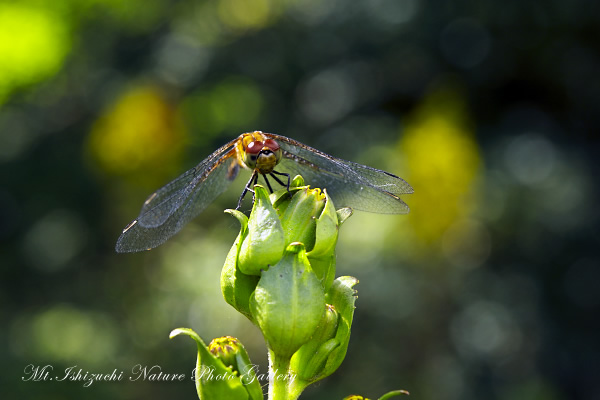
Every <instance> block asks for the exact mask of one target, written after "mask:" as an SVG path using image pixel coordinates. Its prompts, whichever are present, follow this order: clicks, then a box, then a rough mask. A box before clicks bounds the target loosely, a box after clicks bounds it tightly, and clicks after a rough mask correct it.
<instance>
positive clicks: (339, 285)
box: [313, 276, 358, 382]
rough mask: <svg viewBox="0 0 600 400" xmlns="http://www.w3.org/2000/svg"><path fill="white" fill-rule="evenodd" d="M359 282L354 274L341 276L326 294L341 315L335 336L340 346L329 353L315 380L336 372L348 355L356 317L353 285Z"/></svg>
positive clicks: (327, 299) (329, 301) (328, 301)
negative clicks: (351, 330)
mask: <svg viewBox="0 0 600 400" xmlns="http://www.w3.org/2000/svg"><path fill="white" fill-rule="evenodd" d="M357 283H358V279H356V278H354V277H352V276H341V277H339V278H337V279H336V280H335V281H333V285H332V286H331V288H330V289H329V291H328V292H327V295H326V296H325V298H326V301H327V304H331V305H332V306H333V307H334V309H335V311H337V314H338V316H339V317H338V318H339V319H338V325H337V330H336V332H335V336H334V338H335V339H336V340H337V341H338V342H339V346H338V347H336V348H335V349H333V350H332V351H331V353H330V354H329V355H328V357H327V361H326V362H325V366H323V368H322V369H321V371H320V372H319V375H318V376H316V377H315V378H314V379H313V382H316V381H318V380H320V379H323V378H325V377H327V376H329V375H331V374H332V373H333V372H335V370H337V369H338V368H339V366H340V365H341V364H342V361H344V358H345V357H346V351H347V350H348V343H349V342H350V329H351V327H352V319H353V317H354V308H355V307H354V303H355V302H356V290H354V289H353V287H354V285H356V284H357Z"/></svg>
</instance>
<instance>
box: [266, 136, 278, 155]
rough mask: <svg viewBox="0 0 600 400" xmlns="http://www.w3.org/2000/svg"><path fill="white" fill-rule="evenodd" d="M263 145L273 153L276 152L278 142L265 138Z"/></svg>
mask: <svg viewBox="0 0 600 400" xmlns="http://www.w3.org/2000/svg"><path fill="white" fill-rule="evenodd" d="M264 147H267V148H269V149H270V150H271V151H272V152H273V153H276V152H277V150H279V143H277V142H276V141H274V140H273V139H267V140H265V144H264Z"/></svg>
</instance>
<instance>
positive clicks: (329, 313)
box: [290, 304, 340, 382]
mask: <svg viewBox="0 0 600 400" xmlns="http://www.w3.org/2000/svg"><path fill="white" fill-rule="evenodd" d="M337 327H338V313H337V312H336V311H335V308H334V307H333V306H332V305H331V304H327V305H326V308H325V314H324V315H323V318H322V319H321V322H320V323H319V326H318V327H317V330H316V331H315V333H314V334H313V336H312V337H311V338H310V340H309V341H308V342H306V343H305V344H303V345H302V347H300V349H298V351H297V352H295V353H294V355H293V356H292V360H291V362H290V371H291V372H292V373H294V374H296V375H297V376H298V378H300V379H302V380H303V381H305V382H311V381H313V380H314V379H315V378H317V377H318V376H319V374H320V373H321V371H322V369H323V367H324V366H325V361H327V357H328V356H329V354H331V352H332V351H333V350H334V349H335V348H337V347H338V346H339V345H340V342H339V341H338V340H337V339H335V333H336V331H337Z"/></svg>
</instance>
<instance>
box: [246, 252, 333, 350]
mask: <svg viewBox="0 0 600 400" xmlns="http://www.w3.org/2000/svg"><path fill="white" fill-rule="evenodd" d="M250 310H251V312H252V315H253V317H254V319H255V321H256V323H257V324H258V326H259V327H260V329H261V331H262V332H263V335H264V337H265V339H266V341H267V345H268V347H269V348H270V349H271V350H272V351H273V353H275V354H276V355H277V356H278V357H281V358H286V357H290V356H291V355H292V354H293V353H294V352H295V351H296V350H298V349H299V348H300V346H302V345H303V344H304V343H306V342H307V341H308V340H309V339H310V337H311V336H312V335H313V333H314V332H315V330H316V329H317V326H318V324H319V322H320V320H321V318H322V316H323V313H324V311H325V294H324V291H323V286H322V285H321V282H320V281H319V279H318V278H317V277H316V276H315V274H314V272H313V271H312V269H311V266H310V263H309V262H308V259H307V257H306V251H305V250H304V245H303V244H302V243H292V244H290V245H289V246H288V248H287V249H286V251H285V252H284V254H283V258H282V259H281V261H280V262H279V263H278V264H277V265H275V266H273V267H271V268H269V270H267V271H264V272H263V273H262V276H261V278H260V281H259V282H258V285H257V286H256V290H255V291H254V293H253V294H252V296H251V298H250Z"/></svg>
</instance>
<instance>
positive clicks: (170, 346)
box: [0, 0, 600, 400]
mask: <svg viewBox="0 0 600 400" xmlns="http://www.w3.org/2000/svg"><path fill="white" fill-rule="evenodd" d="M599 8H600V7H599V5H598V3H597V2H592V1H585V0H577V1H574V2H559V1H550V2H545V3H539V2H534V1H521V2H508V3H507V2H504V3H498V2H492V1H490V0H486V1H481V2H477V3H467V2H460V1H449V2H444V3H433V2H426V1H423V0H373V1H367V2H352V1H349V0H336V1H328V2H319V1H315V0H281V1H277V0H214V1H201V0H198V1H168V0H156V1H149V2H147V1H120V0H95V1H77V0H63V1H53V2H48V1H40V0H22V1H19V2H14V1H2V2H0V265H1V267H0V273H1V282H2V285H1V287H0V316H1V318H2V324H1V326H2V328H1V329H0V337H1V338H2V339H3V340H2V343H4V346H2V347H0V368H1V373H0V388H1V389H0V393H2V395H1V397H2V398H3V399H12V398H15V399H16V398H33V397H42V398H47V399H52V398H81V397H85V398H89V399H94V398H102V399H105V398H114V399H120V398H123V399H125V398H127V399H130V398H144V399H163V398H173V397H176V396H177V397H180V398H194V396H195V393H194V386H193V383H192V382H191V381H184V382H178V383H159V382H149V381H136V382H130V381H128V380H127V376H128V375H127V374H128V373H129V372H130V371H131V368H132V367H133V366H135V365H136V364H141V365H148V366H153V365H160V366H161V368H162V369H163V371H165V372H169V373H185V374H186V375H187V376H191V372H192V368H193V364H194V360H193V357H189V354H190V353H189V347H188V346H186V345H185V343H178V342H177V341H175V342H174V341H169V340H168V334H169V332H170V331H171V329H173V328H175V327H178V326H189V327H191V328H193V329H194V330H196V331H197V332H198V333H199V334H200V335H201V336H202V337H205V338H210V337H216V336H223V335H232V336H237V337H239V338H240V340H242V341H243V342H244V343H245V344H246V347H247V349H248V352H249V353H250V356H251V358H252V359H253V360H254V361H258V362H260V367H261V371H263V372H265V371H266V358H265V357H266V355H265V354H264V343H263V339H262V337H260V333H259V332H258V330H257V329H256V328H254V327H253V326H252V325H250V324H249V323H248V322H247V321H245V320H244V319H242V318H241V317H240V316H238V315H237V314H236V312H235V311H234V310H233V309H231V308H230V307H229V306H228V305H227V304H226V303H225V302H224V301H223V299H222V297H221V294H220V289H219V274H220V266H221V265H222V264H223V261H224V259H225V256H226V254H227V251H228V249H229V247H230V246H231V243H232V242H233V240H234V239H235V235H236V229H237V227H236V224H235V222H234V221H232V219H231V218H229V217H227V216H225V215H223V213H222V210H224V209H225V208H231V207H232V206H233V205H234V204H236V203H235V202H236V200H237V197H238V196H239V193H240V190H241V188H242V182H241V181H242V180H243V179H242V178H240V183H239V184H237V185H236V184H234V185H233V186H234V187H232V188H231V190H229V191H228V192H226V193H225V195H223V196H221V198H219V199H218V200H217V202H215V204H213V205H211V207H209V208H208V209H207V210H206V211H205V212H204V213H203V214H202V215H201V216H200V217H199V218H198V219H197V221H195V222H194V223H192V224H190V226H188V227H186V228H185V229H184V230H183V231H182V232H181V233H180V234H178V235H177V236H176V237H174V238H173V239H172V240H170V241H169V242H168V243H167V244H165V245H163V246H161V247H159V248H157V249H155V250H152V251H150V252H146V253H142V254H139V253H138V254H131V255H117V254H116V253H114V250H113V247H114V243H115V240H116V238H117V237H118V234H119V232H120V230H121V229H122V228H123V226H124V225H125V224H126V223H127V222H129V221H130V220H131V219H132V218H134V217H135V216H136V215H137V212H138V211H139V207H140V206H141V204H142V202H143V201H144V199H145V197H146V196H147V195H148V194H149V193H151V191H152V190H154V189H156V188H158V187H160V186H161V185H163V184H164V183H166V182H167V181H168V180H169V179H171V178H174V177H175V176H177V174H178V173H179V172H183V171H184V170H185V169H186V168H188V167H191V166H193V165H195V163H198V162H199V161H201V160H202V159H203V158H204V157H206V156H207V155H209V154H210V153H211V152H212V151H214V150H215V149H216V148H217V147H218V146H220V145H222V144H224V143H225V142H227V141H228V140H231V139H232V138H234V137H236V136H237V135H239V134H240V133H242V132H244V131H252V130H255V129H260V130H263V131H267V132H273V133H278V134H282V135H285V136H289V137H292V138H295V139H297V140H300V141H302V142H304V143H306V144H308V145H311V146H313V147H316V148H318V149H320V150H323V151H325V152H327V153H330V154H332V155H335V156H338V157H342V158H345V159H350V160H353V161H356V162H360V163H364V164H367V165H371V166H374V167H378V168H382V169H385V170H388V171H390V172H392V173H395V174H398V175H400V176H402V177H404V178H406V179H407V180H408V182H409V183H411V184H412V185H413V187H414V188H415V194H414V195H412V196H408V197H407V198H406V201H407V202H408V204H409V205H410V206H411V214H409V215H408V216H391V217H390V216H381V215H370V214H364V213H356V214H355V215H354V216H353V217H352V218H351V219H350V220H348V221H347V222H346V223H345V225H344V229H343V230H342V231H341V233H340V241H339V246H338V250H337V254H338V263H337V265H338V266H337V269H338V273H339V274H346V275H353V276H356V277H358V278H359V280H360V284H359V285H358V286H357V287H356V288H357V290H358V292H359V298H358V301H357V310H356V314H355V322H354V330H353V335H352V338H351V341H350V346H349V349H348V356H347V359H346V360H345V362H344V363H343V364H342V366H341V368H340V370H338V372H337V373H336V374H334V375H333V376H331V377H329V378H328V379H326V380H324V381H323V382H322V383H321V384H320V385H316V386H315V387H313V388H310V389H309V390H308V391H307V393H306V394H305V396H306V398H316V399H331V398H343V397H344V396H346V395H348V394H349V393H363V394H364V395H366V396H369V397H376V396H377V394H379V393H384V392H386V391H389V390H392V389H397V388H402V389H406V390H408V391H410V392H411V394H412V396H417V397H418V398H420V399H440V398H443V399H449V400H452V399H461V400H462V399H481V398H490V399H500V400H503V399H511V400H515V399H517V400H521V399H523V400H530V399H531V400H533V399H592V398H598V397H599V396H600V387H599V386H598V383H597V379H596V378H597V376H598V375H599V374H600V365H599V364H598V359H600V346H599V341H598V335H599V334H600V329H599V328H600V327H599V323H598V318H597V315H598V311H599V308H600V295H599V293H600V292H599V291H598V290H597V288H596V285H597V282H598V280H599V279H598V278H600V269H599V267H598V266H599V265H600V262H599V257H598V252H597V250H596V249H597V244H598V237H599V234H598V212H597V207H596V202H597V198H598V186H597V178H596V175H597V174H598V163H597V162H595V161H594V160H596V159H597V158H598V156H599V154H598V126H600V112H598V99H599V98H600V84H599V83H598V82H599V80H598V79H597V77H596V75H597V71H598V70H600V54H599V51H598V49H599V46H598V37H600V34H599V33H600V32H598V30H599V28H598V27H599V26H600V21H599V19H600V9H599ZM249 207H250V206H249V204H248V203H246V205H245V210H246V211H247V210H248V209H249ZM182 342H183V341H182ZM29 364H33V365H41V366H43V365H46V364H50V365H52V366H54V372H53V375H57V376H60V375H61V374H64V370H65V369H66V368H69V367H72V366H74V365H77V366H78V368H82V369H83V370H84V371H90V372H94V373H98V372H103V373H110V372H112V371H113V369H115V368H116V369H117V370H124V371H125V376H126V378H125V379H124V381H122V382H114V383H110V382H96V383H94V384H92V385H91V386H90V387H84V386H83V384H82V383H81V382H69V381H63V382H56V381H46V382H32V381H24V379H23V377H24V376H25V375H26V374H25V372H24V371H25V370H26V368H27V366H28V365H29ZM357 366H360V367H357Z"/></svg>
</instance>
